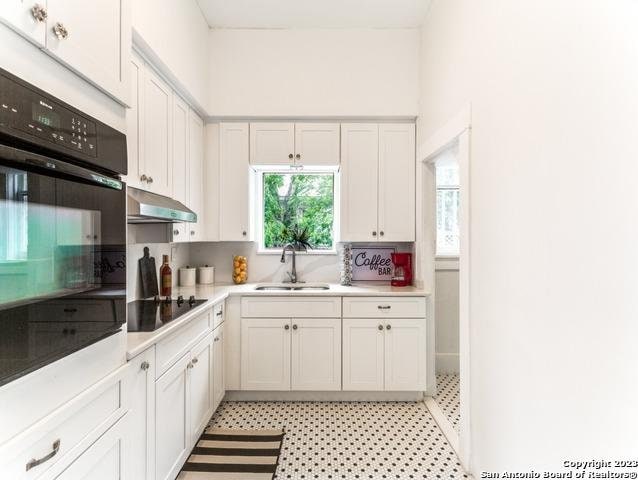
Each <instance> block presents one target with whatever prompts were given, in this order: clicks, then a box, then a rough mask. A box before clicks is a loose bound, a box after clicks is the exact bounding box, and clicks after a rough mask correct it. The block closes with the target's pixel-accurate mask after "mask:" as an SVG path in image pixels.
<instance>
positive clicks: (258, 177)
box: [253, 165, 341, 255]
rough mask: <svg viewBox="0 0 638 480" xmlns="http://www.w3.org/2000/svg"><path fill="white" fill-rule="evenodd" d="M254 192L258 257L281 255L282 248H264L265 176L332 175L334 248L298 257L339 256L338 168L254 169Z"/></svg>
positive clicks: (278, 166) (339, 189)
mask: <svg viewBox="0 0 638 480" xmlns="http://www.w3.org/2000/svg"><path fill="white" fill-rule="evenodd" d="M254 170H255V175H254V182H255V185H254V192H255V204H254V205H253V208H254V212H255V222H254V223H255V225H254V227H255V242H257V252H256V253H257V255H281V248H266V247H265V246H264V174H267V173H280V174H283V175H291V174H292V175H294V174H305V175H312V174H324V175H326V174H332V179H333V183H332V185H333V191H332V195H333V200H332V201H333V207H332V210H333V215H332V248H331V249H329V250H314V249H313V250H308V251H306V252H297V255H337V253H338V252H337V244H338V243H339V223H340V215H339V211H340V206H341V196H340V192H341V182H340V175H339V167H338V166H321V167H313V166H305V165H303V166H301V165H299V166H290V167H286V166H285V165H276V166H264V165H260V166H258V167H254Z"/></svg>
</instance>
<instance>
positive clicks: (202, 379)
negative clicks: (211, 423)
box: [190, 333, 213, 444]
mask: <svg viewBox="0 0 638 480" xmlns="http://www.w3.org/2000/svg"><path fill="white" fill-rule="evenodd" d="M191 365H192V367H191V368H190V418H191V442H192V443H193V444H194V443H195V442H197V439H198V438H199V436H200V434H201V433H202V432H203V431H204V428H205V427H206V424H207V423H208V420H209V419H210V417H211V415H212V414H213V412H212V407H213V383H212V382H213V334H212V333H210V334H208V335H206V337H204V338H203V339H202V340H201V341H200V342H199V343H198V344H197V345H195V346H194V347H193V349H192V350H191Z"/></svg>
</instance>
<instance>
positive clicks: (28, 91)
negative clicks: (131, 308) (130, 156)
mask: <svg viewBox="0 0 638 480" xmlns="http://www.w3.org/2000/svg"><path fill="white" fill-rule="evenodd" d="M126 163H127V162H126V137H125V136H124V135H123V134H122V133H120V132H118V131H116V130H114V129H112V128H110V127H108V126H107V125H105V124H103V123H102V122H100V121H98V120H96V119H94V118H92V117H90V116H88V115H86V114H84V113H82V112H80V111H78V110H76V109H75V108H73V107H71V106H70V105H67V104H65V103H64V102H62V101H60V100H58V99H56V98H54V97H52V96H51V95H48V94H46V93H45V92H43V91H41V90H39V89H38V88H36V87H34V86H32V85H30V84H28V83H26V82H23V81H21V80H20V79H18V78H16V77H15V76H13V75H11V74H9V73H8V72H5V71H4V70H1V69H0V386H1V385H4V384H6V383H8V382H11V381H13V380H15V379H17V378H18V377H21V376H23V375H26V374H27V373H30V372H32V371H34V370H36V369H38V368H41V367H43V366H44V365H47V364H49V363H51V362H54V361H56V360H58V359H60V358H62V357H64V356H66V355H69V354H70V353H73V352H75V351H78V350H80V349H82V348H85V347H87V346H89V345H91V344H93V343H95V342H98V341H100V340H102V339H104V338H106V337H109V336H111V335H113V334H115V333H117V332H118V331H120V330H121V329H122V325H123V324H124V323H125V322H126V258H125V257H126V186H125V184H124V183H123V182H122V181H121V180H120V175H122V174H125V173H126Z"/></svg>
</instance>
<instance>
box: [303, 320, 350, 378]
mask: <svg viewBox="0 0 638 480" xmlns="http://www.w3.org/2000/svg"><path fill="white" fill-rule="evenodd" d="M291 352H292V354H291V369H292V376H291V390H341V320H340V319H338V318H293V319H292V350H291Z"/></svg>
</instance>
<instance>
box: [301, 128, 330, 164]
mask: <svg viewBox="0 0 638 480" xmlns="http://www.w3.org/2000/svg"><path fill="white" fill-rule="evenodd" d="M339 136H340V128H339V124H338V123H297V124H295V164H297V165H311V166H315V165H316V166H321V165H335V166H336V165H339V161H340V151H339Z"/></svg>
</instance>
